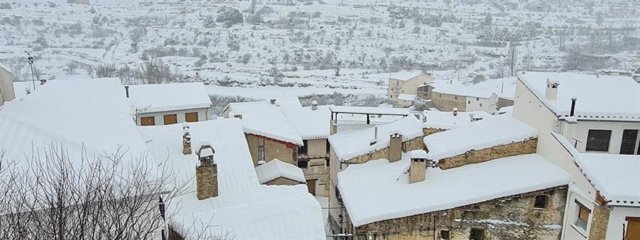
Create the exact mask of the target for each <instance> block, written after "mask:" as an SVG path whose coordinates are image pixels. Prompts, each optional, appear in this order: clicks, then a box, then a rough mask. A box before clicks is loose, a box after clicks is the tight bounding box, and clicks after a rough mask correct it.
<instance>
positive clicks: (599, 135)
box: [587, 130, 611, 152]
mask: <svg viewBox="0 0 640 240" xmlns="http://www.w3.org/2000/svg"><path fill="white" fill-rule="evenodd" d="M609 140H611V130H589V134H588V136H587V151H601V152H608V151H609Z"/></svg>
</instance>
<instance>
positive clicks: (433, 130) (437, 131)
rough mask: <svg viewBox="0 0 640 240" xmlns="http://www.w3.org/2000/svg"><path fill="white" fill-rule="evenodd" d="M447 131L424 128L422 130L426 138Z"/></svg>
mask: <svg viewBox="0 0 640 240" xmlns="http://www.w3.org/2000/svg"><path fill="white" fill-rule="evenodd" d="M445 130H446V129H440V128H423V129H422V133H423V134H424V136H425V137H426V136H429V135H431V134H434V133H439V132H442V131H445Z"/></svg>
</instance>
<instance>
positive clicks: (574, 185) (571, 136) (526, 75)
mask: <svg viewBox="0 0 640 240" xmlns="http://www.w3.org/2000/svg"><path fill="white" fill-rule="evenodd" d="M518 77H519V80H518V82H517V90H516V97H515V106H514V110H513V116H514V117H515V118H517V119H519V120H521V121H523V122H526V123H527V124H529V125H530V126H532V127H534V128H536V129H538V130H539V131H540V137H539V144H538V152H539V153H540V154H542V155H545V156H546V157H547V158H548V159H550V160H552V161H553V162H554V164H556V165H558V166H560V167H562V168H563V169H564V170H565V171H567V172H568V173H570V175H571V181H572V182H571V184H570V187H569V193H568V198H567V199H568V200H567V210H566V212H567V214H566V217H565V222H564V224H563V225H564V226H565V228H564V230H563V239H623V237H626V238H624V239H637V238H640V235H639V234H638V233H637V232H638V231H637V229H638V227H637V226H638V223H637V219H638V217H640V215H639V214H638V213H639V212H638V206H637V205H633V204H630V203H631V202H635V201H637V200H634V199H633V197H631V199H628V198H629V197H626V198H625V199H622V200H620V202H616V201H614V200H615V199H612V198H616V197H615V195H613V196H612V194H610V193H609V194H607V192H606V191H605V190H606V187H598V186H597V184H596V183H597V180H596V178H594V177H592V176H590V174H589V173H588V172H587V171H585V169H584V163H583V162H581V160H580V159H581V158H583V157H582V155H584V154H586V155H590V154H596V155H598V156H600V162H602V161H606V162H607V164H606V165H609V166H617V164H616V163H615V161H612V160H613V159H617V158H620V155H621V154H624V155H636V156H637V154H638V153H639V150H640V149H638V148H639V146H638V145H639V142H640V140H639V139H638V134H637V132H638V131H639V130H640V95H638V92H640V86H639V85H638V84H637V83H635V82H634V81H633V80H632V79H631V78H630V77H624V76H598V75H589V74H577V73H544V72H523V73H520V74H519V76H518ZM596 162H597V161H596ZM618 166H619V165H618ZM619 174H623V173H622V172H620V171H618V173H617V175H619ZM634 175H637V173H634V174H629V176H627V177H626V178H623V179H631V178H630V177H632V176H634ZM609 178H613V179H616V178H615V177H609ZM624 184H631V183H630V182H629V183H624V182H621V183H619V185H624ZM624 189H627V190H628V191H631V192H630V193H626V196H634V194H637V195H640V193H638V191H637V190H635V191H636V192H633V191H634V189H633V188H624Z"/></svg>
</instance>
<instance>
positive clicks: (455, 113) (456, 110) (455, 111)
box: [453, 108, 458, 116]
mask: <svg viewBox="0 0 640 240" xmlns="http://www.w3.org/2000/svg"><path fill="white" fill-rule="evenodd" d="M453 116H458V108H453Z"/></svg>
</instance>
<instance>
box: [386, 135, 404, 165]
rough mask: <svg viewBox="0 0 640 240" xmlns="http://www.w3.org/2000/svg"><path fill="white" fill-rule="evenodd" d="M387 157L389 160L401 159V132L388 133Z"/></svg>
mask: <svg viewBox="0 0 640 240" xmlns="http://www.w3.org/2000/svg"><path fill="white" fill-rule="evenodd" d="M388 159H389V161H390V162H396V161H400V160H401V159H402V134H399V133H394V134H391V135H390V139H389V157H388Z"/></svg>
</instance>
